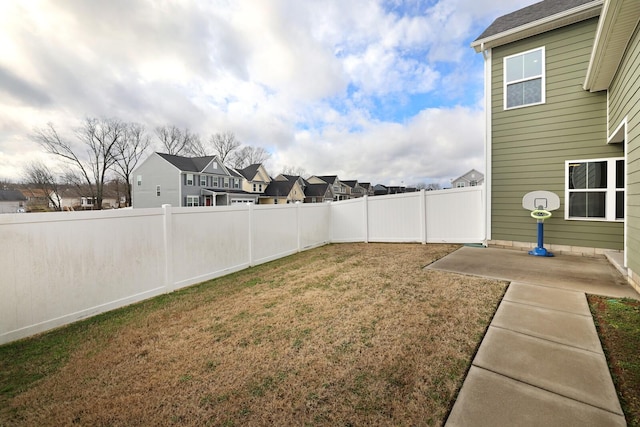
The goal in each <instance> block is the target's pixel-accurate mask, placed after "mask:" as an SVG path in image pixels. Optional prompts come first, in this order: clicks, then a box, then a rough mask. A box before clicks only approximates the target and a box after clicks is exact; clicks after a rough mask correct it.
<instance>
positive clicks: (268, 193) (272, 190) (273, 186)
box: [260, 179, 304, 205]
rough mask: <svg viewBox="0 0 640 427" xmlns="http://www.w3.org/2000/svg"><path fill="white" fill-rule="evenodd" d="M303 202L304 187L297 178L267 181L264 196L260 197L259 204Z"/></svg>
mask: <svg viewBox="0 0 640 427" xmlns="http://www.w3.org/2000/svg"><path fill="white" fill-rule="evenodd" d="M295 202H304V189H303V188H302V186H301V185H300V182H299V181H298V180H295V179H294V180H277V179H274V180H273V181H271V182H270V183H269V185H268V186H267V188H266V190H265V191H264V196H263V197H262V198H261V199H260V203H261V204H266V205H273V204H276V205H277V204H284V203H295Z"/></svg>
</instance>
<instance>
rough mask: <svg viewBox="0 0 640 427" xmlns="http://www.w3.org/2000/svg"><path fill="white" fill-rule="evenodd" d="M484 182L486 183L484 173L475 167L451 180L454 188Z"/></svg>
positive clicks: (472, 185)
mask: <svg viewBox="0 0 640 427" xmlns="http://www.w3.org/2000/svg"><path fill="white" fill-rule="evenodd" d="M482 184H484V174H483V173H481V172H478V171H477V170H475V169H471V170H470V171H469V172H467V173H465V174H464V175H462V176H460V177H458V178H456V179H454V180H452V181H451V187H453V188H461V187H475V186H478V185H482Z"/></svg>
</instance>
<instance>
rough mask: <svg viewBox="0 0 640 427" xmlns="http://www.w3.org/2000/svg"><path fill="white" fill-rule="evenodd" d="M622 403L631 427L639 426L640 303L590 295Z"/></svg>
mask: <svg viewBox="0 0 640 427" xmlns="http://www.w3.org/2000/svg"><path fill="white" fill-rule="evenodd" d="M588 301H589V306H590V307H591V313H592V314H593V318H594V320H595V323H596V328H597V329H598V334H599V335H600V341H601V342H602V347H603V349H604V352H605V354H606V356H607V362H608V363H609V369H610V371H611V376H612V377H613V382H614V383H615V385H616V390H617V391H618V397H619V398H620V404H621V406H622V409H623V411H624V413H625V417H626V419H627V424H628V425H629V426H630V427H640V355H639V352H640V301H636V300H631V299H617V298H607V297H599V296H594V295H589V296H588Z"/></svg>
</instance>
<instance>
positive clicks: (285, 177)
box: [273, 173, 309, 190]
mask: <svg viewBox="0 0 640 427" xmlns="http://www.w3.org/2000/svg"><path fill="white" fill-rule="evenodd" d="M273 179H274V180H276V181H298V183H299V184H300V187H302V189H303V190H304V189H305V188H306V187H307V185H309V183H308V182H307V181H306V180H305V179H304V178H303V177H301V176H300V175H285V174H282V173H281V174H280V175H278V176H276V177H275V178H273Z"/></svg>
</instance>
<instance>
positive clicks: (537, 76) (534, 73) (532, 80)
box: [504, 47, 545, 110]
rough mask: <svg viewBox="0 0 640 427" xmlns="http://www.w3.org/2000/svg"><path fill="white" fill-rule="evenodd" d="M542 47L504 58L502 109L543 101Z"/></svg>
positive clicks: (543, 69)
mask: <svg viewBox="0 0 640 427" xmlns="http://www.w3.org/2000/svg"><path fill="white" fill-rule="evenodd" d="M544 52H545V51H544V47H541V48H538V49H534V50H529V51H527V52H523V53H519V54H517V55H511V56H507V57H505V58H504V109H505V110H507V109H510V108H518V107H526V106H528V105H536V104H543V103H544V101H545V89H544V88H545V66H544Z"/></svg>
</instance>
